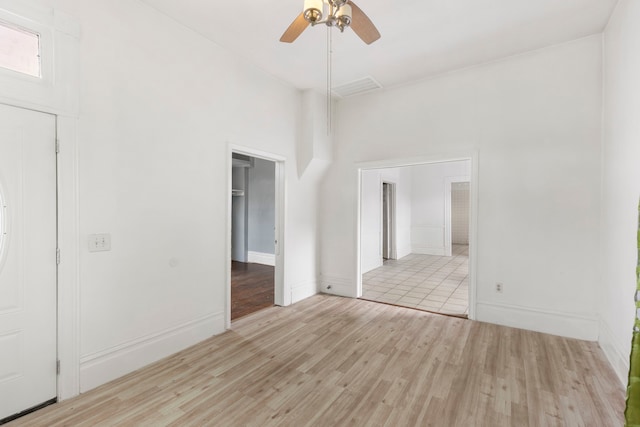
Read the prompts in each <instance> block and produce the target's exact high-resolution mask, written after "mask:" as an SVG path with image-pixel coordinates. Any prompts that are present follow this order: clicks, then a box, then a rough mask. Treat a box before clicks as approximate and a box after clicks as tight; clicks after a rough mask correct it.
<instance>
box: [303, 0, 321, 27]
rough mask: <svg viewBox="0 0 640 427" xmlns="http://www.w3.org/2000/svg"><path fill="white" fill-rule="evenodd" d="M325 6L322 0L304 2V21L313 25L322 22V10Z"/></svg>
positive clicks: (306, 0) (305, 0)
mask: <svg viewBox="0 0 640 427" xmlns="http://www.w3.org/2000/svg"><path fill="white" fill-rule="evenodd" d="M323 8H324V4H323V1H322V0H304V11H303V14H304V19H306V20H307V21H308V22H310V23H311V24H315V23H317V22H320V21H321V20H322V10H323Z"/></svg>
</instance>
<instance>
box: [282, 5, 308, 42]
mask: <svg viewBox="0 0 640 427" xmlns="http://www.w3.org/2000/svg"><path fill="white" fill-rule="evenodd" d="M308 26H309V22H308V21H307V20H306V19H304V12H303V13H301V14H300V15H298V17H297V18H296V19H295V20H294V21H293V22H292V23H291V25H289V28H287V30H286V31H285V32H284V34H282V37H280V41H281V42H283V43H292V42H293V41H295V39H297V38H298V36H299V35H300V34H302V32H303V31H304V30H305V29H306V28H307V27H308Z"/></svg>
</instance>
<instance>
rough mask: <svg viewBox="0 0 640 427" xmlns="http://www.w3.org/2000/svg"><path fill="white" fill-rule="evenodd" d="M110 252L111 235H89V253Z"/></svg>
mask: <svg viewBox="0 0 640 427" xmlns="http://www.w3.org/2000/svg"><path fill="white" fill-rule="evenodd" d="M110 250H111V234H108V233H107V234H89V252H102V251H110Z"/></svg>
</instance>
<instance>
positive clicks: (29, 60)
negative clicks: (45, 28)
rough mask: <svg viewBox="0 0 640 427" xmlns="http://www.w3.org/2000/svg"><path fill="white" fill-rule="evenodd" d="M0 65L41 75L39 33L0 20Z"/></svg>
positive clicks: (32, 74)
mask: <svg viewBox="0 0 640 427" xmlns="http://www.w3.org/2000/svg"><path fill="white" fill-rule="evenodd" d="M0 67H2V68H6V69H8V70H12V71H17V72H18V73H23V74H28V75H30V76H33V77H42V71H41V63H40V34H38V33H35V32H33V31H29V30H25V29H23V28H19V27H17V26H13V25H11V24H7V23H5V22H2V21H0Z"/></svg>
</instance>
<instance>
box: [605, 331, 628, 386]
mask: <svg viewBox="0 0 640 427" xmlns="http://www.w3.org/2000/svg"><path fill="white" fill-rule="evenodd" d="M631 335H632V330H631V327H630V328H629V346H628V350H627V349H625V347H624V346H623V345H622V344H621V343H620V342H619V340H618V339H617V338H616V336H615V334H614V333H613V331H612V330H611V328H610V327H609V325H608V324H607V323H606V322H605V321H604V320H602V319H600V336H599V337H598V344H600V348H602V351H603V352H604V354H605V356H607V359H608V360H609V363H610V364H611V366H612V367H613V370H614V371H615V373H616V375H617V376H618V379H619V380H620V383H622V385H623V386H624V387H626V386H627V382H628V381H629V352H630V351H631Z"/></svg>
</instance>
